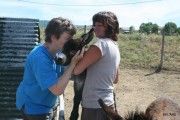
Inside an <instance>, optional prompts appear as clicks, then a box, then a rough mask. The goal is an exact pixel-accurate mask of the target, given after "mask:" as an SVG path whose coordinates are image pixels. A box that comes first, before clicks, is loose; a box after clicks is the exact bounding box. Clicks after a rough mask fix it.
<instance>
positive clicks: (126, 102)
mask: <svg viewBox="0 0 180 120" xmlns="http://www.w3.org/2000/svg"><path fill="white" fill-rule="evenodd" d="M151 72H153V71H150V70H144V69H143V70H140V69H120V73H119V82H118V84H116V85H115V92H116V101H117V109H118V112H119V113H120V114H121V115H124V114H125V113H127V112H128V111H131V110H135V108H136V107H138V108H139V109H140V110H142V111H144V110H145V109H146V107H147V106H148V105H149V104H150V103H151V102H152V101H154V100H155V99H157V98H159V97H167V96H168V97H171V98H172V99H173V100H174V101H175V102H176V103H177V104H179V105H180V72H174V71H161V72H160V73H156V74H153V75H149V76H145V75H146V74H149V73H151ZM73 96H74V92H73V81H70V82H69V83H68V86H67V88H66V90H65V96H64V99H65V119H66V120H68V119H69V116H70V113H71V110H72V106H73ZM79 113H81V106H80V110H79Z"/></svg>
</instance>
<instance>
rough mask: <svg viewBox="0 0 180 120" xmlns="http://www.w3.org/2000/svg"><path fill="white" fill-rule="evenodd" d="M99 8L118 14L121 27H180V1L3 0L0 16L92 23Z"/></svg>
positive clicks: (0, 5) (76, 23) (0, 4)
mask: <svg viewBox="0 0 180 120" xmlns="http://www.w3.org/2000/svg"><path fill="white" fill-rule="evenodd" d="M100 11H111V12H113V13H115V14H116V16H117V17H118V21H119V26H120V27H130V26H134V27H135V29H139V26H140V25H141V24H142V23H148V22H152V23H153V24H157V25H159V26H160V27H163V26H164V25H165V24H166V23H168V22H173V23H175V24H176V25H177V27H180V0H0V17H12V18H33V19H39V20H51V19H52V18H54V17H64V18H67V19H69V20H71V21H72V22H73V23H74V24H75V25H92V16H93V15H94V14H96V13H98V12H100Z"/></svg>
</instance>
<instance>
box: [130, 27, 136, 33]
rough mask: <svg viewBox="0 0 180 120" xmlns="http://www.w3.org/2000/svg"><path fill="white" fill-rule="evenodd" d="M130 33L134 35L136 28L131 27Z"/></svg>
mask: <svg viewBox="0 0 180 120" xmlns="http://www.w3.org/2000/svg"><path fill="white" fill-rule="evenodd" d="M129 31H130V34H133V33H134V32H135V27H134V26H130V27H129Z"/></svg>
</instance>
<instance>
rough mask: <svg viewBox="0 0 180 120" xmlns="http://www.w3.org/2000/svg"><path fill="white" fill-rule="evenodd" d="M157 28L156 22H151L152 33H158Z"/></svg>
mask: <svg viewBox="0 0 180 120" xmlns="http://www.w3.org/2000/svg"><path fill="white" fill-rule="evenodd" d="M158 28H159V26H158V25H157V24H153V26H152V33H155V34H158Z"/></svg>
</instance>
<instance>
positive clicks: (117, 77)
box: [113, 70, 119, 84]
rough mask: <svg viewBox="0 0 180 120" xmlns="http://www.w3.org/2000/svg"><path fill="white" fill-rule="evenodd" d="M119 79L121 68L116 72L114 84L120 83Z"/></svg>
mask: <svg viewBox="0 0 180 120" xmlns="http://www.w3.org/2000/svg"><path fill="white" fill-rule="evenodd" d="M118 79H119V70H117V73H116V78H115V80H114V82H113V83H114V84H117V83H118Z"/></svg>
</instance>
